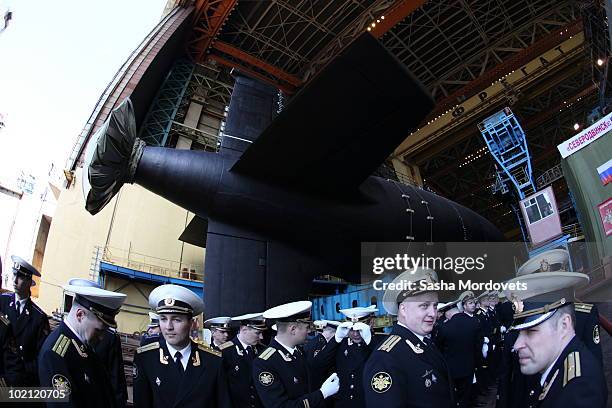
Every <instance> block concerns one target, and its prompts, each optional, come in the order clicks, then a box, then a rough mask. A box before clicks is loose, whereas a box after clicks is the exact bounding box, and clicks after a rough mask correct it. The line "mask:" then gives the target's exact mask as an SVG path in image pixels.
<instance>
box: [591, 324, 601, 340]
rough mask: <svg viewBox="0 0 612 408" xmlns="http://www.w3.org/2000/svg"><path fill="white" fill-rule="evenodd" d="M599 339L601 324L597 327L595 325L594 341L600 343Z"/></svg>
mask: <svg viewBox="0 0 612 408" xmlns="http://www.w3.org/2000/svg"><path fill="white" fill-rule="evenodd" d="M599 341H600V337H599V325H597V324H596V325H595V327H593V343H595V344H599Z"/></svg>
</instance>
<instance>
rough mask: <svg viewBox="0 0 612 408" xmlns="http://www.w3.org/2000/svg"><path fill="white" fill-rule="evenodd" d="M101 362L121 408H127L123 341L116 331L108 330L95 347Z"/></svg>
mask: <svg viewBox="0 0 612 408" xmlns="http://www.w3.org/2000/svg"><path fill="white" fill-rule="evenodd" d="M94 350H95V351H96V354H97V355H98V356H99V358H100V361H102V363H103V364H104V366H105V367H106V369H107V370H108V373H109V375H110V380H111V384H112V385H113V392H114V395H115V397H116V400H117V406H118V407H119V408H122V407H125V406H126V404H127V400H128V393H127V384H126V381H125V370H124V368H123V352H122V351H121V340H120V339H119V336H118V335H117V333H115V332H114V331H112V330H110V329H107V330H106V332H105V333H104V337H103V338H102V340H101V341H100V343H99V344H97V345H96V346H95V347H94Z"/></svg>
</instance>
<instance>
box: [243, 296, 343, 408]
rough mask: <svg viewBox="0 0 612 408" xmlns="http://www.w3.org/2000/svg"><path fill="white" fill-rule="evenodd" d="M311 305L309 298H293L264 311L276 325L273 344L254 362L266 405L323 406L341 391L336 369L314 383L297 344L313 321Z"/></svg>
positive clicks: (283, 407) (278, 407)
mask: <svg viewBox="0 0 612 408" xmlns="http://www.w3.org/2000/svg"><path fill="white" fill-rule="evenodd" d="M311 307H312V302H309V301H301V302H292V303H288V304H284V305H280V306H276V307H273V308H272V309H268V310H266V311H265V312H264V314H263V317H264V318H265V319H266V320H274V321H276V326H277V327H276V328H277V333H276V336H275V337H274V339H272V341H271V342H270V346H269V347H268V348H267V349H265V350H264V351H263V353H260V354H259V357H258V358H257V359H255V361H254V362H253V382H254V383H255V387H256V388H257V393H258V394H259V398H260V399H261V402H262V404H263V406H264V407H266V408H289V407H295V408H297V407H305V408H321V407H323V406H324V405H323V404H324V400H325V399H326V398H329V397H330V396H332V395H334V394H335V393H337V392H338V389H339V384H338V376H337V375H336V374H335V373H334V374H332V375H331V376H330V377H329V378H328V379H327V380H325V381H324V382H323V384H322V385H321V386H320V387H319V386H316V385H313V384H312V383H311V381H310V375H309V372H310V368H309V363H308V362H307V359H306V356H305V355H304V353H303V352H302V351H301V350H300V349H299V348H298V345H301V344H304V342H305V341H306V335H307V334H308V331H309V329H310V325H311V323H312V322H311V321H310V308H311ZM317 357H318V356H317Z"/></svg>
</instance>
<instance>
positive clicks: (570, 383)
mask: <svg viewBox="0 0 612 408" xmlns="http://www.w3.org/2000/svg"><path fill="white" fill-rule="evenodd" d="M545 299H546V300H542V301H538V300H537V299H536V300H532V301H526V302H524V306H523V309H522V310H520V311H519V312H518V313H516V314H515V315H514V322H513V326H512V330H515V331H518V332H519V334H518V338H517V339H516V342H515V343H514V349H515V350H516V352H517V353H518V361H519V364H520V370H521V373H522V374H524V375H538V376H539V385H540V390H541V392H540V393H539V395H537V399H536V398H535V395H534V396H533V398H530V399H529V403H530V406H534V407H541V408H553V407H554V408H581V407H584V408H587V407H589V408H591V407H597V408H604V407H605V406H606V402H607V388H606V382H605V378H604V374H603V370H602V368H601V364H600V363H599V362H598V361H597V360H596V358H595V357H594V356H593V354H592V353H591V351H590V350H589V349H588V348H587V347H586V346H585V344H584V343H583V342H582V341H581V340H580V339H579V338H578V336H576V332H575V329H574V328H575V322H576V312H575V310H574V305H573V304H572V302H570V301H567V300H566V298H564V297H562V298H560V299H559V298H558V297H552V296H547V297H545ZM554 299H557V300H554Z"/></svg>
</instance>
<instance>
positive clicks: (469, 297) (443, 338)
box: [435, 291, 483, 408]
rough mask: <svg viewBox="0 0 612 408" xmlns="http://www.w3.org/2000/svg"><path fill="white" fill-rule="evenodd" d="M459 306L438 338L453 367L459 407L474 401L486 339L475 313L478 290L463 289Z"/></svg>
mask: <svg viewBox="0 0 612 408" xmlns="http://www.w3.org/2000/svg"><path fill="white" fill-rule="evenodd" d="M457 306H458V307H457V309H456V310H457V313H454V314H453V315H452V316H451V318H450V319H449V320H448V321H446V322H445V323H444V324H443V325H442V326H441V327H440V330H439V331H438V335H437V337H436V339H435V341H436V345H437V346H438V348H439V349H440V352H441V353H442V355H443V356H444V358H445V360H446V364H447V365H448V368H449V370H450V373H451V377H452V379H453V384H454V387H455V397H456V400H457V406H458V407H460V408H466V407H468V406H469V403H470V397H471V392H472V383H473V381H474V375H475V372H476V366H477V364H478V362H479V361H480V360H481V358H480V357H481V349H482V344H483V338H482V335H481V330H480V325H479V322H478V320H477V319H476V318H475V317H474V316H473V314H472V313H473V312H474V308H475V301H474V293H473V292H472V291H466V292H463V293H462V294H461V295H460V296H459V300H458V301H457ZM460 310H461V311H460Z"/></svg>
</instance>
